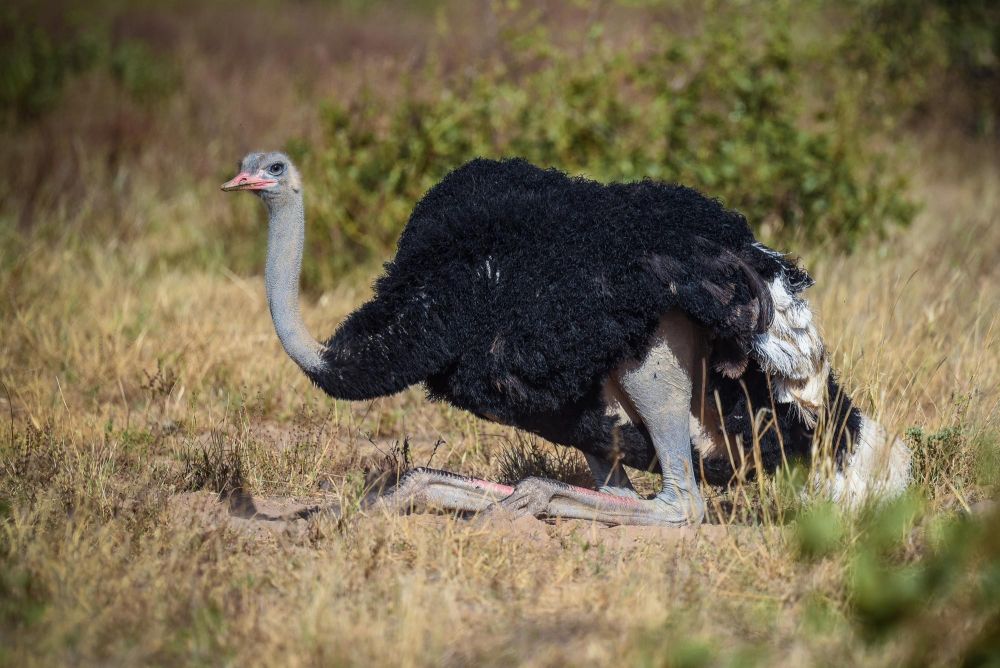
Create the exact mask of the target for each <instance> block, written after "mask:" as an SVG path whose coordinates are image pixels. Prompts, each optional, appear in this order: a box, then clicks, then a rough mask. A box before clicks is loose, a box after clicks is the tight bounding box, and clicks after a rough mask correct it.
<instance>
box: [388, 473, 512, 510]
mask: <svg viewBox="0 0 1000 668" xmlns="http://www.w3.org/2000/svg"><path fill="white" fill-rule="evenodd" d="M513 491H514V488H513V487H511V486H510V485H501V484H500V483H496V482H490V481H489V480H481V479H479V478H468V477H466V476H461V475H458V474H457V473H450V472H448V471H439V470H436V469H429V468H416V469H411V470H409V471H407V472H406V473H405V474H404V475H403V477H402V478H401V479H400V481H399V483H398V484H397V485H396V487H395V488H394V489H393V490H392V492H390V493H389V494H387V495H385V496H382V497H380V498H379V499H378V500H377V502H376V503H377V504H379V505H382V506H384V507H387V508H389V509H390V510H393V511H395V512H412V511H414V510H422V509H425V508H437V509H440V510H451V511H458V512H466V513H478V512H481V511H483V510H486V509H487V508H489V507H490V506H491V505H493V504H494V503H496V502H498V501H500V500H501V499H503V498H505V497H507V496H510V494H511V493H512V492H513Z"/></svg>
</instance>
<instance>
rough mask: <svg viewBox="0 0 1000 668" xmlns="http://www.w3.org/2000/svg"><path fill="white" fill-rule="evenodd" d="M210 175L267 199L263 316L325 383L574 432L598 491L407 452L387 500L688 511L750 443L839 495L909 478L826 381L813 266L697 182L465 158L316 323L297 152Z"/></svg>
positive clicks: (676, 514)
mask: <svg viewBox="0 0 1000 668" xmlns="http://www.w3.org/2000/svg"><path fill="white" fill-rule="evenodd" d="M222 189H223V190H227V191H229V190H250V191H253V192H254V193H256V194H257V195H259V196H260V198H261V199H262V200H263V202H264V204H265V205H266V206H267V210H268V214H269V217H270V220H269V226H268V249H267V268H266V270H265V281H266V286H267V298H268V304H269V306H270V310H271V316H272V319H273V321H274V327H275V330H276V331H277V334H278V338H279V339H280V340H281V343H282V345H283V346H284V348H285V350H286V351H287V353H288V355H289V356H290V357H291V358H292V359H293V360H294V361H295V362H296V363H297V364H298V365H299V366H300V367H301V368H302V370H303V371H304V372H305V373H306V375H307V376H308V377H309V378H310V380H312V382H313V383H315V384H316V385H318V386H319V387H320V388H322V389H323V391H325V392H326V393H327V394H329V395H331V396H333V397H336V398H340V399H351V400H357V399H372V398H375V397H381V396H385V395H390V394H393V393H396V392H399V391H401V390H403V389H405V388H407V387H409V386H410V385H413V384H416V383H424V385H425V386H426V388H427V391H428V394H429V395H430V397H431V398H433V399H443V400H446V401H448V402H450V403H452V404H453V405H455V406H458V407H460V408H464V409H466V410H469V411H471V412H472V413H474V414H476V415H477V416H479V417H481V418H484V419H486V420H491V421H494V422H499V423H503V424H508V425H514V426H516V427H519V428H521V429H525V430H527V431H530V432H533V433H535V434H538V435H540V436H542V437H543V438H546V439H548V440H550V441H553V442H555V443H559V444H562V445H566V446H571V447H574V448H577V449H579V450H581V451H582V452H583V454H584V455H585V457H586V459H587V462H588V464H589V465H590V468H591V471H592V473H593V476H594V480H595V482H596V485H597V488H598V490H599V491H594V490H590V489H585V488H580V487H574V486H571V485H567V484H564V483H561V482H556V481H553V480H547V479H543V478H528V479H526V480H524V481H522V482H520V483H518V484H516V485H514V486H508V485H501V484H497V483H492V482H488V481H485V480H479V479H475V478H467V477H464V476H459V475H456V474H453V473H448V472H445V471H434V470H430V469H414V470H412V471H410V472H408V473H407V474H406V475H405V476H404V477H403V479H402V480H401V481H400V483H399V485H397V486H396V488H395V489H394V490H393V491H392V492H391V493H390V494H389V495H388V502H389V503H390V504H391V505H394V506H396V507H405V508H410V507H414V506H417V505H420V506H424V505H429V506H434V507H439V508H443V509H450V510H456V511H470V512H475V511H482V510H485V509H487V508H490V507H491V506H494V505H496V506H499V507H503V508H507V509H509V510H511V511H513V512H514V513H516V514H528V513H530V514H532V515H534V516H536V517H540V518H556V517H564V518H578V519H587V520H594V521H597V522H600V523H603V524H609V525H614V524H648V525H668V526H680V525H685V524H689V523H696V522H699V521H701V519H702V518H703V516H704V512H705V506H704V502H703V500H702V497H701V494H700V492H699V489H698V481H699V480H705V481H707V482H709V483H713V484H725V483H727V482H730V481H731V480H732V479H733V478H734V476H735V474H736V472H737V471H738V470H740V469H741V468H744V467H745V466H746V463H747V461H748V460H749V461H751V462H755V463H756V465H757V468H758V469H759V468H763V469H765V470H773V469H775V468H777V467H778V466H779V465H781V463H782V462H783V461H786V459H790V458H792V457H801V458H805V459H812V461H813V466H814V467H816V465H817V464H819V465H820V467H821V468H823V469H825V470H826V471H827V475H825V476H821V478H822V480H823V483H822V484H823V486H824V487H825V490H826V492H827V493H828V494H829V495H830V496H831V497H832V498H833V499H834V500H836V501H839V502H843V503H849V504H856V503H858V502H859V501H861V500H863V499H865V498H867V497H869V496H870V495H872V494H873V493H881V494H892V493H897V492H898V491H900V490H901V489H902V488H903V487H904V486H905V485H906V483H907V481H908V477H909V459H910V457H909V452H908V450H907V449H906V446H905V445H904V444H903V443H902V442H901V441H900V440H898V439H894V438H890V437H889V435H888V434H887V432H886V430H885V429H884V428H883V427H882V426H880V425H879V424H878V423H876V422H875V421H874V420H872V419H870V418H868V417H866V416H864V415H862V414H861V413H860V412H859V411H858V410H857V409H856V408H855V407H853V406H852V404H851V401H850V399H849V398H848V397H847V396H846V395H845V394H844V393H843V392H841V390H840V388H839V387H838V385H837V382H836V379H835V377H834V374H833V373H832V372H831V370H830V365H829V363H828V361H827V357H826V352H825V349H824V346H823V342H822V341H821V339H820V336H819V333H818V331H817V329H816V325H815V324H814V322H813V318H812V314H811V312H810V310H809V306H808V304H807V303H806V301H805V300H804V299H803V298H802V297H800V293H801V292H802V291H803V290H805V289H806V288H807V287H809V286H810V285H812V279H811V278H810V277H809V275H808V274H806V272H805V271H803V270H802V269H801V268H799V267H798V266H797V265H796V264H795V263H794V262H792V261H790V260H789V259H787V258H786V257H785V256H783V255H782V254H780V253H778V252H776V251H773V250H771V249H770V248H767V247H765V246H763V245H762V244H760V243H758V242H757V241H756V240H755V239H754V236H753V233H752V232H751V231H750V228H749V226H748V225H747V222H746V219H745V218H744V217H743V216H742V215H740V214H739V213H736V212H734V211H730V210H727V209H726V208H724V207H723V206H722V205H721V204H720V203H719V202H718V201H716V200H713V199H709V198H707V197H705V196H703V195H701V194H699V193H698V192H696V191H694V190H692V189H690V188H686V187H683V186H677V185H668V184H664V183H657V182H654V181H650V180H645V181H640V182H636V183H616V184H609V185H604V184H600V183H595V182H593V181H588V180H585V179H582V178H570V177H569V176H567V175H565V174H563V173H561V172H559V171H556V170H554V169H546V170H543V169H540V168H538V167H535V166H533V165H531V164H529V163H527V162H525V161H524V160H519V159H514V160H501V161H493V160H484V159H477V160H473V161H472V162H469V163H468V164H466V165H464V166H462V167H460V168H459V169H456V170H455V171H453V172H451V173H450V174H449V175H448V176H446V177H445V178H444V179H443V180H442V181H441V182H440V183H439V184H438V185H436V186H434V187H433V188H432V189H431V190H430V191H429V192H428V193H427V194H426V195H425V196H424V198H423V199H422V200H421V201H420V202H419V204H417V206H416V208H415V209H414V211H413V214H412V215H411V217H410V220H409V223H408V224H407V226H406V229H404V230H403V233H402V236H401V237H400V239H399V245H398V249H397V252H396V257H395V259H393V260H392V261H391V262H389V263H388V264H386V266H385V273H384V274H383V275H382V276H381V278H379V279H378V281H377V282H376V284H375V296H374V298H373V299H372V300H371V301H369V302H368V303H367V304H364V305H363V306H361V307H360V308H359V309H358V310H357V311H355V312H354V313H352V314H351V315H350V316H349V317H348V318H347V319H346V320H345V321H344V323H343V324H342V325H341V326H340V328H339V329H338V330H337V332H336V333H335V334H334V335H333V337H332V338H330V339H329V340H328V341H327V342H326V343H319V342H317V341H316V340H315V339H313V338H312V337H311V336H310V335H309V333H308V332H307V330H306V327H305V325H304V324H303V322H302V319H301V316H300V314H299V303H298V286H299V273H300V269H301V263H302V251H303V244H304V239H305V212H304V207H303V200H302V181H301V179H300V177H299V173H298V171H297V170H296V169H295V167H294V166H293V165H292V163H291V161H290V160H289V159H288V157H287V156H285V155H284V154H282V153H251V154H249V155H247V156H246V158H244V159H243V162H242V163H241V165H240V168H239V174H238V175H237V176H236V177H234V178H233V179H232V180H231V181H229V182H228V183H226V184H224V185H223V186H222ZM820 423H822V424H823V429H822V430H820V429H817V426H818V425H819V424H820ZM820 432H822V433H823V434H825V435H826V437H825V439H820V438H816V439H814V435H815V434H819V433H820ZM814 440H815V441H821V440H825V447H820V443H818V442H814ZM753 443H759V447H760V456H759V460H758V459H757V458H755V457H754V456H753V455H752V454H751V453H749V446H750V444H753ZM744 448H746V450H744ZM623 464H624V465H625V466H629V467H633V468H637V469H645V470H658V471H660V472H661V473H662V477H663V483H662V488H661V491H660V492H659V493H658V494H656V495H655V496H654V497H652V498H643V497H641V496H639V495H638V494H637V493H636V492H635V490H634V489H633V487H632V485H631V483H630V481H629V478H628V475H627V473H626V472H625V470H624V468H623V467H622V465H623Z"/></svg>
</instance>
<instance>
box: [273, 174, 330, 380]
mask: <svg viewBox="0 0 1000 668" xmlns="http://www.w3.org/2000/svg"><path fill="white" fill-rule="evenodd" d="M267 205H268V213H269V215H270V221H269V223H268V231H267V267H266V268H265V270H264V282H265V285H266V287H267V304H268V306H269V307H270V309H271V320H272V321H273V322H274V331H275V332H277V334H278V339H280V340H281V345H282V346H284V348H285V352H287V353H288V356H289V357H291V358H292V359H293V360H295V363H296V364H298V365H299V366H300V367H302V369H303V370H305V371H307V372H313V373H315V372H317V371H320V370H321V369H322V368H323V366H324V363H323V357H322V355H321V352H322V350H323V346H322V345H320V343H319V342H318V341H316V339H314V338H312V336H310V335H309V332H308V330H307V329H306V326H305V323H303V322H302V315H301V313H300V312H299V274H300V273H301V271H302V249H303V246H304V245H305V236H306V219H305V209H304V207H303V205H302V195H301V194H296V195H295V196H293V197H290V198H288V199H282V200H279V201H276V202H267Z"/></svg>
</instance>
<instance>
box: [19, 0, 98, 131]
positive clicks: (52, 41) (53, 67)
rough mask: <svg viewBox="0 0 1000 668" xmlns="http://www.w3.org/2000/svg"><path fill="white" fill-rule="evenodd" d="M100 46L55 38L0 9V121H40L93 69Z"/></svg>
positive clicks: (21, 16) (27, 19)
mask: <svg viewBox="0 0 1000 668" xmlns="http://www.w3.org/2000/svg"><path fill="white" fill-rule="evenodd" d="M97 50H98V49H97V45H96V44H95V43H94V42H93V41H92V40H89V39H87V38H85V37H81V36H79V35H75V34H71V35H62V36H60V35H56V34H54V33H53V32H51V31H48V30H45V29H43V28H42V27H41V26H39V25H37V24H36V22H34V21H32V20H31V19H30V17H27V16H25V15H24V14H22V13H21V12H18V11H17V10H15V9H14V8H13V7H0V114H2V118H0V120H2V121H5V122H10V121H12V120H24V119H30V118H33V117H36V116H38V115H39V114H40V113H42V112H43V111H45V110H46V109H48V108H49V107H50V106H51V105H53V104H54V103H55V102H56V100H58V98H59V93H60V92H61V90H62V86H63V83H64V82H65V81H66V79H67V78H69V77H70V76H72V75H73V74H75V73H77V72H80V71H82V70H84V69H86V68H88V67H90V66H91V65H92V64H93V62H94V60H95V59H96V57H97Z"/></svg>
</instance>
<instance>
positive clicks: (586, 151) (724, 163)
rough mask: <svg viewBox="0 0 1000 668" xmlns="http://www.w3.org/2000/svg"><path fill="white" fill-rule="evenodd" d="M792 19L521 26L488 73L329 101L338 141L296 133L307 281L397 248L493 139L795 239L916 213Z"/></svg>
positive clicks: (828, 236) (549, 162)
mask: <svg viewBox="0 0 1000 668" xmlns="http://www.w3.org/2000/svg"><path fill="white" fill-rule="evenodd" d="M790 32H791V28H790V23H789V19H788V16H787V15H786V14H785V13H784V12H782V11H780V10H775V11H773V12H770V13H769V15H768V16H766V17H764V18H763V20H759V19H751V18H749V17H745V16H743V14H741V13H740V12H738V11H735V10H731V11H726V12H720V13H719V14H718V16H715V15H712V17H710V18H708V19H706V20H705V22H704V23H703V25H702V26H701V28H700V29H699V30H698V31H697V32H695V33H694V34H693V35H692V36H690V37H683V38H681V37H677V36H676V35H667V34H658V35H656V36H655V37H652V38H651V39H650V42H649V43H648V44H644V45H641V46H633V47H626V48H622V47H613V46H609V45H608V43H607V42H606V41H604V40H602V38H601V36H600V31H599V30H592V31H591V33H590V35H589V36H588V38H587V39H586V40H585V42H584V43H583V44H582V46H579V48H572V49H569V48H565V47H556V46H554V45H553V42H552V41H551V40H549V39H548V38H547V37H546V36H545V34H544V32H541V31H535V32H533V33H530V34H527V35H526V34H524V33H521V34H519V35H513V36H508V37H507V40H508V41H507V45H506V49H505V55H504V56H502V57H498V58H496V59H494V60H491V61H490V62H488V63H486V64H484V66H482V67H480V68H477V69H476V70H475V71H474V72H473V73H471V74H470V73H467V72H466V71H462V72H458V73H448V72H446V71H445V70H444V68H443V67H441V66H440V65H438V64H436V61H434V62H433V63H432V64H431V65H429V66H427V67H426V68H425V69H424V70H423V71H422V72H421V73H420V74H419V76H415V77H414V78H413V80H412V81H410V82H409V83H408V85H407V91H406V93H405V94H404V95H402V96H400V97H398V98H394V99H383V98H382V97H379V96H376V95H374V94H368V95H365V96H362V97H361V98H360V99H357V100H354V101H352V102H350V103H347V104H342V103H337V102H332V103H330V104H328V105H327V106H326V107H325V109H324V111H323V117H324V126H325V137H324V141H323V142H322V143H321V145H319V146H315V147H311V148H309V147H306V146H304V145H302V146H298V147H295V151H294V152H295V153H297V154H298V155H300V157H302V158H304V160H305V162H306V165H307V173H308V174H309V177H310V178H311V179H313V183H314V184H315V185H313V186H312V187H310V195H309V197H310V202H309V206H310V211H311V214H310V215H311V221H312V222H311V229H310V236H311V238H310V242H309V243H310V245H311V247H313V248H315V249H316V250H315V252H312V253H310V254H309V257H310V258H322V263H321V264H320V263H318V262H316V261H315V260H312V259H310V260H307V263H306V267H305V280H306V284H307V285H311V286H317V285H329V284H330V283H331V282H332V281H333V279H334V278H335V277H336V276H338V275H339V274H341V273H342V272H343V271H345V270H346V269H347V268H348V267H349V266H351V265H353V264H355V263H358V262H359V261H364V260H367V259H370V258H382V257H385V256H386V254H387V253H388V252H389V251H390V249H391V246H392V243H393V242H394V240H395V239H396V237H397V236H398V234H399V232H400V230H401V228H402V227H403V225H404V224H405V222H406V220H407V217H408V214H409V212H410V210H411V208H412V207H413V205H414V203H415V202H416V201H417V199H418V198H419V197H420V196H421V194H423V193H424V192H425V191H426V190H427V189H428V188H429V187H430V186H432V185H433V184H434V183H435V182H436V181H438V180H439V179H440V178H441V177H442V176H444V175H445V174H446V173H447V172H448V171H449V170H451V169H453V168H455V167H457V166H459V165H460V164H462V163H463V162H464V161H466V160H468V159H470V158H473V157H475V156H480V155H481V156H487V157H500V156H514V155H518V156H523V157H525V158H527V159H528V160H531V161H533V162H535V163H537V164H540V165H543V166H555V167H559V168H561V169H564V170H566V171H569V172H572V173H582V174H585V175H587V176H589V177H592V178H596V179H599V180H633V179H639V178H643V177H647V176H648V177H651V178H656V179H662V180H667V181H676V182H681V183H685V184H688V185H691V186H694V187H696V188H699V189H701V190H703V191H705V192H707V193H709V194H711V195H713V196H715V197H719V198H720V199H722V200H723V201H724V202H725V203H726V204H727V205H728V206H731V207H734V208H737V209H739V210H741V211H743V212H744V213H745V214H746V215H747V217H748V218H749V220H750V221H751V224H752V225H754V227H755V228H756V229H757V230H758V231H760V232H761V233H762V235H763V236H764V238H765V239H768V240H772V241H776V242H777V243H780V244H782V245H784V246H787V245H789V244H793V245H794V241H795V240H809V241H812V242H827V241H830V242H834V243H835V244H837V245H839V246H842V247H850V246H851V245H853V244H854V243H855V242H856V241H857V240H858V239H859V238H860V237H861V236H862V235H864V234H868V233H871V232H882V231H883V230H885V229H886V228H887V227H888V226H890V225H892V224H894V223H906V222H908V221H909V220H910V218H911V216H912V214H913V207H912V206H911V205H910V204H909V203H908V202H907V201H906V200H905V199H904V197H903V195H902V186H903V184H902V182H901V181H900V179H898V178H895V177H892V176H886V175H887V174H889V173H891V172H890V171H889V170H887V169H886V157H885V155H883V154H882V153H880V152H878V151H876V150H874V149H873V148H871V144H870V141H869V140H870V134H869V133H868V132H867V131H866V130H867V129H866V128H863V127H860V126H859V125H858V121H857V120H856V119H857V118H858V115H857V114H854V113H852V109H851V108H850V104H849V102H850V100H848V101H847V102H844V101H834V102H831V103H829V104H827V105H825V106H824V107H823V108H821V109H819V110H818V111H816V110H813V111H810V110H809V108H808V103H809V99H810V91H809V89H808V84H809V80H810V77H811V75H810V74H809V72H808V70H807V69H806V68H807V67H808V58H806V57H805V56H804V55H803V54H801V53H798V52H796V51H795V49H794V48H793V45H792V41H791V39H790ZM654 34H655V33H654ZM432 60H433V59H432ZM331 259H332V260H333V261H332V262H331Z"/></svg>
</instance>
